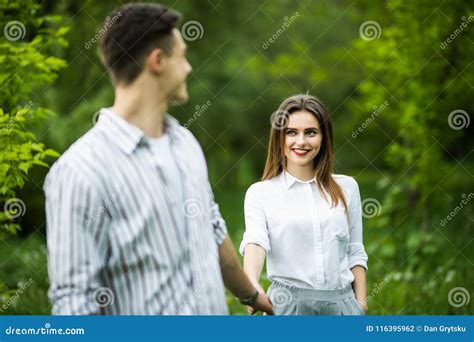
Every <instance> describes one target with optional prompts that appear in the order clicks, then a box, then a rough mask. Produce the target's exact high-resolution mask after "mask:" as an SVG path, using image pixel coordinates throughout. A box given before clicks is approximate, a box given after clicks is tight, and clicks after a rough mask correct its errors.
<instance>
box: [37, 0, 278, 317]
mask: <svg viewBox="0 0 474 342" xmlns="http://www.w3.org/2000/svg"><path fill="white" fill-rule="evenodd" d="M179 19H180V18H179V14H178V13H177V12H174V11H172V10H170V9H168V8H166V7H164V6H161V5H155V4H139V3H136V4H128V5H125V6H123V7H121V8H120V9H118V10H116V11H115V12H114V13H113V14H112V15H111V16H110V17H108V18H107V20H106V22H105V25H104V32H105V33H104V35H103V36H102V37H101V45H100V50H101V59H102V62H103V64H104V65H105V67H106V68H107V69H108V71H109V73H110V75H111V77H112V80H113V82H114V86H115V102H114V105H113V107H112V108H106V109H102V110H101V112H100V113H101V114H100V117H99V121H98V122H97V124H96V125H95V126H94V128H92V129H91V130H90V131H89V132H88V133H86V134H85V135H84V136H82V137H81V138H80V139H79V140H78V141H76V142H75V143H74V144H73V145H72V146H71V147H70V148H69V149H68V151H66V152H65V153H64V154H63V156H62V157H61V158H60V159H59V160H58V161H57V162H56V163H55V164H54V165H53V167H52V168H51V171H50V172H49V174H48V176H47V179H46V181H45V193H46V213H47V233H48V253H49V262H48V267H49V275H50V279H51V288H50V291H49V296H50V299H51V301H52V304H53V313H54V314H140V315H143V314H171V315H177V314H193V315H201V314H219V315H220V314H227V313H228V311H227V305H226V299H225V293H224V284H225V285H226V286H227V288H228V289H229V290H230V291H231V292H232V293H233V294H234V295H235V296H236V297H237V298H239V299H240V300H241V302H242V304H244V305H249V306H251V307H253V308H254V309H255V310H262V311H264V312H267V313H270V314H272V313H273V312H272V307H271V303H270V302H269V300H268V298H267V296H266V295H265V294H264V293H262V292H258V291H257V290H256V288H255V287H254V286H253V285H252V284H251V283H250V282H249V280H248V278H247V277H246V275H245V274H244V272H243V270H242V268H241V266H240V263H239V261H238V259H237V257H236V253H235V250H234V248H233V246H232V242H231V240H230V238H229V237H228V235H227V229H226V226H225V222H224V220H223V219H222V217H221V215H220V213H219V209H218V206H217V204H216V203H215V202H214V199H213V194H212V190H211V187H210V185H209V181H208V175H207V169H206V163H205V159H204V154H203V152H202V150H201V148H200V146H199V144H198V143H197V141H196V140H195V139H194V137H193V135H192V134H191V133H190V132H189V131H188V130H186V129H185V128H184V127H182V126H180V125H179V124H178V122H177V121H176V120H175V119H174V118H172V117H171V116H169V115H168V114H166V111H167V109H168V104H173V103H183V102H185V101H186V100H187V99H188V94H187V90H186V77H187V75H188V74H189V73H190V72H191V66H190V65H189V63H188V61H187V60H186V45H185V43H184V41H183V39H182V37H181V34H180V32H179V30H178V29H176V25H177V24H178V21H179Z"/></svg>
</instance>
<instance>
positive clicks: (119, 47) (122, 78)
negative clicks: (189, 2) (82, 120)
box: [100, 3, 181, 84]
mask: <svg viewBox="0 0 474 342" xmlns="http://www.w3.org/2000/svg"><path fill="white" fill-rule="evenodd" d="M180 19H181V15H180V14H179V13H178V12H176V11H173V10H170V9H169V8H167V7H165V6H163V5H159V4H146V3H131V4H126V5H124V6H122V7H120V8H118V9H116V10H115V11H114V12H113V13H112V14H111V15H110V16H109V17H107V18H106V20H105V23H104V27H103V28H102V31H101V33H103V35H102V37H101V40H100V54H101V60H102V63H103V64H104V65H105V67H106V68H107V70H108V71H109V72H110V73H111V75H112V78H113V79H114V81H115V83H122V84H130V83H131V82H133V81H134V80H135V79H136V78H137V77H138V75H139V74H140V73H141V71H142V70H143V65H144V62H145V57H146V56H147V55H148V54H149V53H150V52H151V51H152V50H153V49H156V48H161V49H163V50H164V52H165V53H166V54H171V52H172V50H173V46H174V39H173V33H172V31H173V29H174V28H175V27H176V26H177V25H178V23H179V21H180Z"/></svg>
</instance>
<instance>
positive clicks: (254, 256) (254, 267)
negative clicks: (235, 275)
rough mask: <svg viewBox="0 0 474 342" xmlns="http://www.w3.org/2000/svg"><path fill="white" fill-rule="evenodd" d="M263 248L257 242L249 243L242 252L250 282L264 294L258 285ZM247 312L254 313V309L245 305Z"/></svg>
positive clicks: (263, 257) (263, 254)
mask: <svg viewBox="0 0 474 342" xmlns="http://www.w3.org/2000/svg"><path fill="white" fill-rule="evenodd" d="M265 255H266V252H265V249H263V248H262V247H260V246H259V245H257V244H254V243H249V244H248V245H247V246H245V253H244V271H245V273H246V274H247V277H248V278H249V280H250V282H251V283H252V284H253V286H255V288H256V289H257V290H258V292H260V293H261V294H265V290H264V289H263V288H262V287H261V286H260V284H259V282H260V275H261V274H262V270H263V264H264V263H265ZM247 312H248V313H249V314H252V315H253V314H254V313H255V312H256V310H254V309H253V308H251V307H247Z"/></svg>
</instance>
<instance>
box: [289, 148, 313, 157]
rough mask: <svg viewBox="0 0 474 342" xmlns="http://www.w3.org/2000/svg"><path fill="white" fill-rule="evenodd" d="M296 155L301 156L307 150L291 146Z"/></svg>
mask: <svg viewBox="0 0 474 342" xmlns="http://www.w3.org/2000/svg"><path fill="white" fill-rule="evenodd" d="M291 150H292V151H293V152H294V153H295V154H296V155H297V156H298V157H303V156H305V155H306V154H307V153H308V152H309V150H306V149H302V148H293V149H291Z"/></svg>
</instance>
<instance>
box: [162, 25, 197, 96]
mask: <svg viewBox="0 0 474 342" xmlns="http://www.w3.org/2000/svg"><path fill="white" fill-rule="evenodd" d="M173 37H174V46H173V50H172V51H171V54H170V55H169V56H167V57H166V59H167V61H166V67H165V69H164V70H163V74H162V77H163V86H164V87H165V88H166V89H167V93H168V103H169V104H182V103H185V102H186V101H187V100H188V97H189V96H188V89H187V85H186V78H187V77H188V75H189V73H190V72H191V70H192V67H191V65H190V64H189V62H188V60H187V58H186V50H187V46H186V44H185V42H184V40H183V37H182V36H181V32H179V30H178V29H173Z"/></svg>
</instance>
